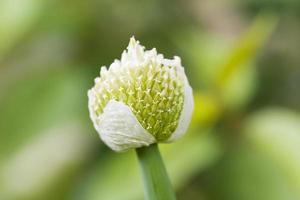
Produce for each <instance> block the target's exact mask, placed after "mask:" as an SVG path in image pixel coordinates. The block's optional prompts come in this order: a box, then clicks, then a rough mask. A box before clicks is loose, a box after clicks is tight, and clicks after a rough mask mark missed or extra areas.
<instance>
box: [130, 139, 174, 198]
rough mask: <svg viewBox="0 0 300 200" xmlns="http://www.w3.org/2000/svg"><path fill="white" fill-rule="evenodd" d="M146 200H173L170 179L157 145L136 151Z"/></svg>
mask: <svg viewBox="0 0 300 200" xmlns="http://www.w3.org/2000/svg"><path fill="white" fill-rule="evenodd" d="M136 152H137V156H138V160H139V163H140V168H141V170H142V177H143V182H144V189H145V199H146V200H175V199H176V196H175V193H174V191H173V189H172V185H171V182H170V179H169V177H168V174H167V171H166V168H165V166H164V163H163V160H162V157H161V155H160V152H159V149H158V146H157V144H152V145H150V146H148V147H141V148H137V149H136Z"/></svg>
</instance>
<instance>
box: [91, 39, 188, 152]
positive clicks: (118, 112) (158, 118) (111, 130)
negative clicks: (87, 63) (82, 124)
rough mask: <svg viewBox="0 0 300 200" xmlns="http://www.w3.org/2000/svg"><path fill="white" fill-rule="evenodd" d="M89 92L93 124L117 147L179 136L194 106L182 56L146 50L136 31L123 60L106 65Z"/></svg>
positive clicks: (112, 145)
mask: <svg viewBox="0 0 300 200" xmlns="http://www.w3.org/2000/svg"><path fill="white" fill-rule="evenodd" d="M88 97H89V112H90V117H91V119H92V121H93V124H94V127H95V129H96V130H97V132H98V133H99V135H100V137H101V139H102V140H103V141H104V142H105V143H106V144H107V145H108V146H109V147H110V148H111V149H113V150H115V151H125V150H127V149H130V148H138V147H141V146H147V145H150V144H152V143H156V142H172V141H175V140H176V139H178V138H179V137H181V136H182V135H183V134H184V133H185V132H186V129H187V127H188V125H189V123H190V119H191V115H192V111H193V107H194V102H193V95H192V89H191V87H190V85H189V83H188V80H187V77H186V75H185V73H184V69H183V67H182V66H181V61H180V58H179V57H177V56H175V57H174V59H172V60H169V59H165V58H164V57H163V55H162V54H157V52H156V49H155V48H154V49H152V50H149V51H145V47H143V46H141V45H140V44H139V42H138V41H136V40H135V39H134V38H133V37H132V38H131V39H130V42H129V45H128V47H127V51H126V50H125V51H124V52H123V53H122V57H121V60H115V61H114V62H113V63H112V64H111V65H110V67H109V68H108V69H107V68H106V67H105V66H103V67H101V70H100V76H99V77H97V78H96V79H95V85H94V87H93V88H91V89H90V90H89V91H88Z"/></svg>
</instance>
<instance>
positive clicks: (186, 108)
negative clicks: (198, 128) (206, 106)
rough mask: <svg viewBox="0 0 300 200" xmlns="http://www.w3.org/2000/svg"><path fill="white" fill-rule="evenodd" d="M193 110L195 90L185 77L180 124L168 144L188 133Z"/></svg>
mask: <svg viewBox="0 0 300 200" xmlns="http://www.w3.org/2000/svg"><path fill="white" fill-rule="evenodd" d="M183 73H184V72H183ZM184 76H185V75H184ZM193 110H194V98H193V90H192V88H191V86H190V84H189V82H188V80H187V78H186V77H185V84H184V103H183V109H182V113H181V116H180V118H179V122H178V126H177V128H176V130H175V131H174V133H172V135H171V137H170V138H169V139H168V140H167V141H166V142H174V141H176V140H178V139H179V138H181V137H182V136H183V135H184V134H185V133H186V131H187V129H188V127H189V125H190V122H191V119H192V114H193Z"/></svg>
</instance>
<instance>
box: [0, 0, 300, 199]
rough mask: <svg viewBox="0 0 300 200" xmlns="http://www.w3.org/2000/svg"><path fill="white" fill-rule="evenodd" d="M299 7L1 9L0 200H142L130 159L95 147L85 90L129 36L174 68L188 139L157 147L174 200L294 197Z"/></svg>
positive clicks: (128, 2)
mask: <svg viewBox="0 0 300 200" xmlns="http://www.w3.org/2000/svg"><path fill="white" fill-rule="evenodd" d="M299 5H300V4H299V2H298V1H283V0H277V1H257V0H247V1H226V3H224V2H223V1H220V0H215V1H197V0H188V1H183V0H175V1H170V0H163V1H137V0H124V1H109V0H103V1H96V0H87V1H78V0H74V1H72V3H71V2H69V1H40V0H1V1H0V199H1V200H2V199H3V200H40V199H43V200H52V199H62V200H64V199H66V200H67V199H76V200H83V199H91V200H93V199H95V200H96V199H110V200H114V199H122V200H126V199H130V200H131V199H133V200H134V199H142V198H143V189H142V184H141V177H140V174H139V169H138V164H137V160H136V158H135V154H134V151H129V152H126V153H123V154H116V153H114V152H112V151H110V150H109V149H108V148H107V147H105V146H104V145H103V143H102V142H101V141H100V139H99V137H98V135H97V133H96V132H95V130H94V129H93V127H92V123H91V122H90V120H89V117H88V111H87V95H86V92H87V89H88V88H90V87H91V86H92V84H93V79H94V77H96V76H97V74H98V73H99V67H100V66H101V65H109V63H111V62H112V61H113V59H115V58H118V57H120V54H121V52H122V50H123V49H124V48H125V46H126V45H127V43H128V39H129V37H130V36H131V35H135V36H136V38H137V39H139V40H140V41H141V42H142V44H144V45H145V46H146V47H147V48H152V47H154V46H155V47H156V48H157V49H158V51H159V52H162V53H164V54H165V55H166V56H167V57H170V56H173V55H174V54H175V55H179V56H181V58H182V62H183V65H184V66H185V70H186V73H187V74H188V76H189V79H190V82H191V84H192V86H193V88H194V97H195V112H194V116H193V119H192V123H191V126H190V129H189V131H188V133H187V135H186V136H185V137H184V138H183V139H181V140H180V141H178V142H176V143H174V144H168V145H164V144H162V145H160V148H161V150H162V155H163V157H164V160H165V161H166V165H167V169H168V171H169V173H170V175H171V179H172V183H173V185H174V187H175V188H176V191H177V194H178V198H179V199H184V200H189V199H190V200H193V199H212V200H213V199H231V200H232V199H233V200H234V199H236V200H248V199H258V200H260V199H262V200H263V199H265V200H268V199H270V200H294V199H299V198H300V157H299V152H300V149H299V147H300V138H299V137H300V132H299V131H300V127H299V124H300V114H299V110H300V95H299V94H300V93H299V92H298V90H299V85H300V78H299V77H300V70H299V65H300V59H299V52H300V43H299V34H300V23H299V11H300V10H299V8H300V6H299Z"/></svg>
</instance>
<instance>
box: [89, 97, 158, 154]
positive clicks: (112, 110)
mask: <svg viewBox="0 0 300 200" xmlns="http://www.w3.org/2000/svg"><path fill="white" fill-rule="evenodd" d="M91 117H92V116H91ZM92 120H93V122H94V126H95V128H96V130H97V132H98V133H99V135H100V137H101V139H102V140H103V141H104V143H105V144H106V145H108V146H109V147H110V148H111V149H112V150H114V151H118V152H122V151H126V150H128V149H132V148H138V147H142V146H148V145H150V144H152V143H155V142H156V140H155V138H154V137H153V136H152V135H151V134H150V133H148V132H147V131H146V130H145V129H144V128H143V127H142V126H141V124H140V123H139V122H138V120H137V119H136V117H135V116H134V114H133V113H132V111H131V109H130V108H129V107H128V106H127V105H125V104H124V103H122V102H118V101H115V100H110V101H109V103H108V104H107V105H106V106H105V108H104V110H103V113H102V114H101V115H100V116H99V117H96V118H95V116H93V117H92Z"/></svg>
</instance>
